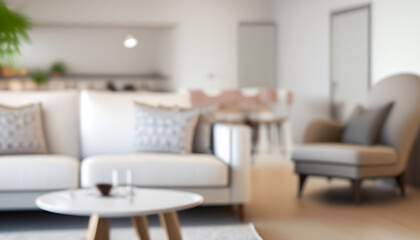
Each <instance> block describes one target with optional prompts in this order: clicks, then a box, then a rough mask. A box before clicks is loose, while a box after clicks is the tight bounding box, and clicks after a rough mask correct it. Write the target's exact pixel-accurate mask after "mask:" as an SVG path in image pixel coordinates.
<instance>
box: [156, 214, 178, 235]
mask: <svg viewBox="0 0 420 240" xmlns="http://www.w3.org/2000/svg"><path fill="white" fill-rule="evenodd" d="M159 219H160V224H162V227H163V228H164V229H165V231H166V236H167V237H168V239H169V240H182V236H181V228H180V225H179V219H178V214H177V213H176V212H171V213H164V214H160V215H159Z"/></svg>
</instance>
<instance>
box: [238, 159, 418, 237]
mask: <svg viewBox="0 0 420 240" xmlns="http://www.w3.org/2000/svg"><path fill="white" fill-rule="evenodd" d="M296 189H297V177H296V176H295V174H294V173H293V165H292V164H291V163H282V164H264V165H261V164H256V165H254V166H253V169H252V200H251V203H250V204H249V205H247V206H246V207H245V212H246V216H247V220H249V221H251V222H253V223H254V224H255V226H256V228H257V231H258V232H259V233H260V234H261V236H262V237H263V238H264V239H268V240H271V239H273V240H276V239H287V240H294V239H323V240H325V239H334V240H341V239H346V240H353V239H358V240H363V239H381V240H387V239H393V240H395V239H404V240H405V239H420V191H419V190H417V189H415V188H410V187H409V188H408V189H407V196H406V198H405V199H402V198H401V197H400V196H399V194H398V192H397V191H396V190H393V189H391V188H388V189H386V188H385V189H384V188H383V187H379V186H378V183H377V182H373V181H371V182H365V183H363V187H362V203H361V204H360V205H358V206H355V205H354V204H353V202H352V195H351V188H350V183H349V182H348V181H345V180H340V179H333V180H332V181H331V182H328V180H327V179H326V178H318V177H309V178H308V180H307V182H306V186H305V189H304V192H303V196H302V198H301V199H298V198H297V193H296Z"/></svg>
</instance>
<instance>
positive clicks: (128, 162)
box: [81, 153, 228, 187]
mask: <svg viewBox="0 0 420 240" xmlns="http://www.w3.org/2000/svg"><path fill="white" fill-rule="evenodd" d="M113 169H118V170H119V172H120V174H119V181H120V182H122V183H124V182H125V176H124V174H125V173H124V171H125V170H126V169H131V171H132V176H133V179H132V181H133V185H135V186H142V187H223V186H227V185H228V166H227V165H226V164H224V163H223V162H222V161H221V160H219V159H218V158H217V157H215V156H213V155H207V154H183V155H178V154H167V153H135V154H124V155H102V156H93V157H88V158H86V159H84V160H83V162H82V167H81V178H82V187H92V186H94V185H95V184H97V183H111V182H112V170H113Z"/></svg>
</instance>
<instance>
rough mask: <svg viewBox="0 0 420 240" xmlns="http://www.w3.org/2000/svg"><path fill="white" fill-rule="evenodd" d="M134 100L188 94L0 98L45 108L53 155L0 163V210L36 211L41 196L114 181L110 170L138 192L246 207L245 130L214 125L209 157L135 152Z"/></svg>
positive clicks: (174, 99) (168, 102)
mask: <svg viewBox="0 0 420 240" xmlns="http://www.w3.org/2000/svg"><path fill="white" fill-rule="evenodd" d="M134 101H138V102H142V103H146V104H150V105H155V106H157V105H164V106H175V105H177V106H181V107H190V106H191V103H190V98H189V96H188V95H183V94H174V93H147V92H138V93H111V92H95V91H82V92H80V93H79V92H77V91H61V92H0V104H2V105H8V106H22V105H26V104H29V103H33V102H41V103H42V105H43V110H44V124H45V131H46V137H47V144H48V148H49V152H50V154H48V155H18V156H17V155H13V156H0V209H4V210H5V209H7V210H16V209H35V208H36V207H35V204H34V200H35V198H36V197H37V196H39V195H40V194H42V193H45V192H49V191H53V190H59V189H69V188H76V187H79V186H81V187H93V186H94V185H95V183H99V182H111V178H112V170H113V169H118V170H120V171H121V172H122V171H124V170H125V169H131V170H132V172H133V183H134V185H136V186H139V187H153V188H172V189H179V190H186V191H191V192H197V193H200V194H202V195H203V196H204V198H205V204H207V205H237V204H245V203H247V202H248V201H249V185H250V173H249V171H250V169H249V167H250V158H251V155H250V154H251V143H250V139H251V138H250V130H249V128H248V127H245V126H240V125H218V124H217V125H215V126H214V129H213V149H214V155H209V154H187V155H179V154H167V153H136V151H135V150H134V148H133V140H134V132H133V129H134ZM79 175H80V181H79ZM120 177H121V179H120V181H122V182H123V177H124V176H121V175H120ZM79 182H80V183H79Z"/></svg>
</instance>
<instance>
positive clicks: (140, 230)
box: [131, 216, 150, 240]
mask: <svg viewBox="0 0 420 240" xmlns="http://www.w3.org/2000/svg"><path fill="white" fill-rule="evenodd" d="M131 223H132V224H133V227H134V229H135V230H136V233H137V237H138V238H139V239H140V240H150V237H149V224H148V223H147V217H146V216H141V217H131Z"/></svg>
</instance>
